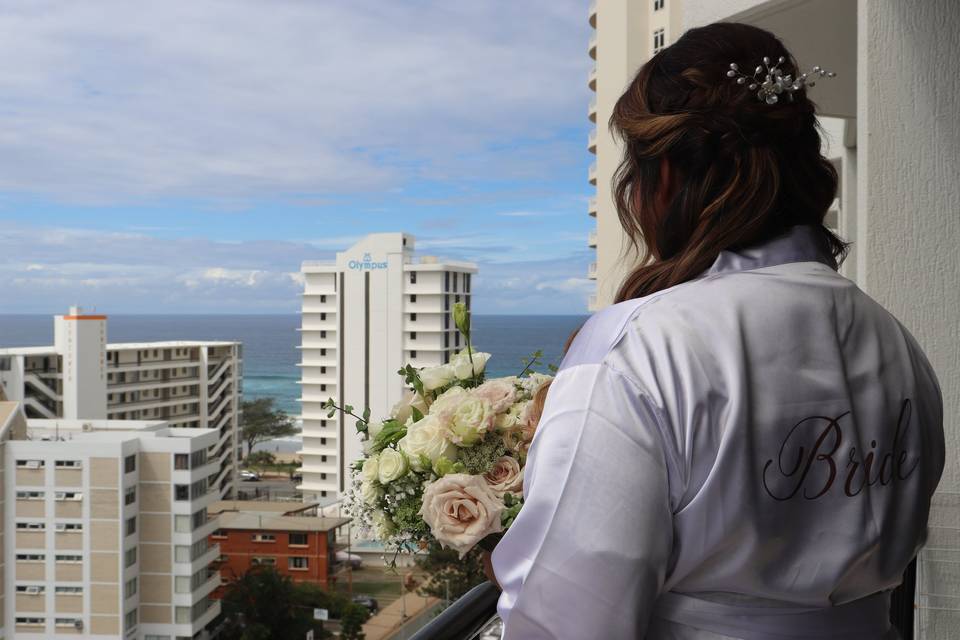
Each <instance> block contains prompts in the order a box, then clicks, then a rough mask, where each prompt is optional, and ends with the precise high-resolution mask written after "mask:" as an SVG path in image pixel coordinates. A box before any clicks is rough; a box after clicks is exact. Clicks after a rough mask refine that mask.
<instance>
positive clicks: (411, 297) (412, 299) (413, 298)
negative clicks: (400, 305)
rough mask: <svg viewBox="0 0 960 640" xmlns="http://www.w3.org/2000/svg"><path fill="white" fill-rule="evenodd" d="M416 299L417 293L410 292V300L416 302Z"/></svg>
mask: <svg viewBox="0 0 960 640" xmlns="http://www.w3.org/2000/svg"><path fill="white" fill-rule="evenodd" d="M416 301H417V294H415V293H411V294H410V302H416Z"/></svg>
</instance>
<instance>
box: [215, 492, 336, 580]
mask: <svg viewBox="0 0 960 640" xmlns="http://www.w3.org/2000/svg"><path fill="white" fill-rule="evenodd" d="M209 510H210V513H212V514H217V515H218V518H219V523H220V528H219V529H217V530H216V531H214V532H213V534H211V536H210V542H211V544H216V545H218V547H219V549H220V564H219V567H220V576H221V582H222V584H223V585H228V584H230V583H231V582H233V581H235V580H237V579H238V578H239V577H241V576H242V575H243V574H244V573H246V572H247V571H249V570H250V569H251V568H253V567H256V566H269V567H273V568H274V569H276V570H277V572H278V573H281V574H283V575H285V576H290V578H291V579H293V580H294V581H297V582H312V583H314V584H317V585H320V586H322V587H324V588H326V587H328V586H331V585H332V584H333V583H334V582H335V581H336V579H337V574H338V573H340V572H341V571H343V570H348V569H349V562H338V561H337V555H336V554H337V549H338V545H337V533H338V530H340V529H341V528H343V527H346V526H347V525H348V524H349V523H350V521H351V519H350V518H338V517H333V518H330V517H317V516H316V511H317V505H316V504H306V505H304V504H300V503H291V502H265V501H260V500H250V501H244V502H240V501H225V502H218V503H216V504H214V505H211V506H210V508H209ZM344 538H346V536H344ZM214 595H215V597H218V596H219V595H220V593H219V592H218V593H216V594H214Z"/></svg>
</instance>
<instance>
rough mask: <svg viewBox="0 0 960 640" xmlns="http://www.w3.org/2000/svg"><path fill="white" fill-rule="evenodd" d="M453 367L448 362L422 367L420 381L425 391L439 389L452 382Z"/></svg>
mask: <svg viewBox="0 0 960 640" xmlns="http://www.w3.org/2000/svg"><path fill="white" fill-rule="evenodd" d="M453 379H454V374H453V367H451V366H450V365H449V364H442V365H440V366H437V367H424V368H423V369H420V382H422V383H423V388H424V389H426V390H427V391H433V390H434V389H439V388H440V387H443V386H445V385H448V384H450V383H451V382H453Z"/></svg>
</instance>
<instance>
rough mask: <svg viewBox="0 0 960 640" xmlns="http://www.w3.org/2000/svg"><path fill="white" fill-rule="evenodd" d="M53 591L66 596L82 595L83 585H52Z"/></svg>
mask: <svg viewBox="0 0 960 640" xmlns="http://www.w3.org/2000/svg"><path fill="white" fill-rule="evenodd" d="M53 592H54V593H58V594H59V593H62V594H64V595H68V596H82V595H83V587H67V586H63V587H54V589H53Z"/></svg>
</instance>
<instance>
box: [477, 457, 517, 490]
mask: <svg viewBox="0 0 960 640" xmlns="http://www.w3.org/2000/svg"><path fill="white" fill-rule="evenodd" d="M483 479H484V480H486V481H487V485H489V486H490V490H491V491H493V493H494V495H496V496H497V497H498V498H503V494H505V493H520V492H522V491H523V469H521V468H520V463H519V462H517V461H516V459H515V458H511V457H510V456H501V457H500V458H499V459H498V460H497V461H496V462H495V463H494V464H493V468H492V469H490V471H488V472H486V473H485V474H483Z"/></svg>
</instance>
